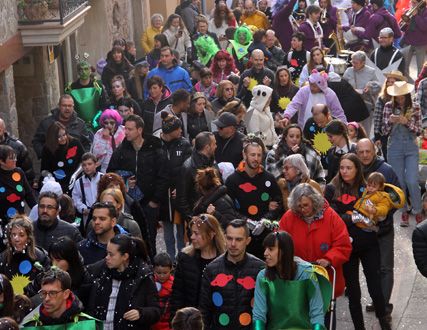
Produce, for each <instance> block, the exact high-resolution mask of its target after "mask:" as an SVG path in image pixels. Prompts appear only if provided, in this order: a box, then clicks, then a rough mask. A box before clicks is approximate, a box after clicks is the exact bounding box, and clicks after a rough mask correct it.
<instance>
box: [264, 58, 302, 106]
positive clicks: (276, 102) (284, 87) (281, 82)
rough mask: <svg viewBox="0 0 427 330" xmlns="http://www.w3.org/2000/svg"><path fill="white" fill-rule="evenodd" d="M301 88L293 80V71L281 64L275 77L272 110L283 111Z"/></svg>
mask: <svg viewBox="0 0 427 330" xmlns="http://www.w3.org/2000/svg"><path fill="white" fill-rule="evenodd" d="M298 90H299V88H298V87H297V86H296V85H295V84H294V82H293V81H292V76H291V72H290V71H289V69H288V67H286V66H279V67H278V68H277V70H276V77H275V79H274V92H273V95H272V100H271V106H270V107H271V112H272V113H273V114H277V113H283V112H284V111H285V110H286V107H287V106H288V104H289V103H290V102H291V101H292V98H293V97H294V96H295V94H296V93H297V92H298Z"/></svg>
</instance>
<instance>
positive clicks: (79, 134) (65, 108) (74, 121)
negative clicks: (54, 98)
mask: <svg viewBox="0 0 427 330" xmlns="http://www.w3.org/2000/svg"><path fill="white" fill-rule="evenodd" d="M56 121H59V122H60V123H61V124H63V125H64V126H65V127H66V128H67V133H68V134H70V135H71V136H72V137H74V138H76V139H77V140H79V141H80V143H81V144H82V146H83V148H84V149H85V151H89V150H90V145H91V140H92V138H93V136H92V135H91V134H90V133H89V131H88V130H87V127H86V124H85V122H84V121H83V120H82V119H80V118H79V117H77V114H76V112H75V111H74V100H73V97H72V96H71V95H68V94H64V95H61V97H60V98H59V102H58V107H57V108H55V109H53V110H52V111H51V115H50V116H47V117H46V118H44V119H42V121H41V122H40V123H39V126H38V127H37V130H36V133H35V134H34V138H33V141H32V142H33V148H34V151H35V152H36V154H37V157H38V158H41V156H42V150H43V146H44V144H45V142H46V134H47V130H48V128H49V127H50V126H51V125H52V124H53V123H54V122H56Z"/></svg>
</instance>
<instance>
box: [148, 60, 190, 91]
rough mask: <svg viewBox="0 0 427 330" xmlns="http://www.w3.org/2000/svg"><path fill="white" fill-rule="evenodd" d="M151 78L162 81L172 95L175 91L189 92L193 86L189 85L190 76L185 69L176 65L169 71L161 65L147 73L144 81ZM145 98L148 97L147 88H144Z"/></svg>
mask: <svg viewBox="0 0 427 330" xmlns="http://www.w3.org/2000/svg"><path fill="white" fill-rule="evenodd" d="M153 76H159V77H161V78H162V79H163V81H164V82H165V84H166V86H167V87H168V88H169V89H170V91H171V92H172V93H173V92H175V91H176V90H177V89H180V88H183V89H185V90H186V91H188V92H191V91H192V89H193V85H192V84H191V80H190V75H189V74H188V72H187V71H185V69H183V68H181V67H180V66H178V65H174V66H173V67H171V68H170V69H166V68H165V67H164V66H162V64H159V66H158V67H157V68H155V69H153V70H151V71H150V72H149V73H148V76H147V79H146V81H148V79H150V78H151V77H153ZM144 90H145V97H146V98H147V97H148V88H144Z"/></svg>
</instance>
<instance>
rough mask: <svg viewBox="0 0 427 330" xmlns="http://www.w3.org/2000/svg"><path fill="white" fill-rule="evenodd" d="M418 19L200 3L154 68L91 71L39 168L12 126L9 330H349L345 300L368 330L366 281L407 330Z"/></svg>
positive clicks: (66, 107) (4, 192)
mask: <svg viewBox="0 0 427 330" xmlns="http://www.w3.org/2000/svg"><path fill="white" fill-rule="evenodd" d="M401 2H405V1H401V0H400V1H398V2H397V3H394V2H384V1H383V0H370V2H369V3H366V2H365V0H352V1H351V3H350V2H349V3H348V5H347V7H346V6H345V5H343V4H342V2H338V1H337V2H336V3H335V1H331V0H320V1H318V2H317V1H315V2H312V1H310V2H309V3H307V2H306V0H298V1H297V0H289V1H288V0H278V1H275V2H274V3H273V5H272V6H271V7H270V2H269V1H267V0H259V1H257V2H256V3H255V2H254V1H253V0H245V1H224V0H216V1H215V6H214V8H213V9H212V11H211V12H210V13H203V12H202V10H201V8H200V7H201V6H200V1H199V0H183V1H181V3H180V5H179V6H178V7H177V8H176V10H175V13H173V14H171V15H170V16H169V17H168V18H167V19H164V17H163V16H162V15H160V14H157V13H156V14H154V15H152V17H151V25H150V26H149V27H147V28H146V29H145V31H144V32H143V35H142V36H141V45H142V49H143V56H142V57H140V58H137V53H136V47H135V43H134V42H133V41H126V40H123V39H117V40H115V41H114V43H113V47H112V49H111V50H110V51H109V52H108V54H107V55H106V60H103V61H99V62H98V63H97V65H96V68H93V67H92V66H91V64H90V63H89V62H88V59H87V58H86V57H84V58H79V59H78V63H77V73H78V79H77V80H76V81H74V82H70V83H69V84H67V86H66V87H65V89H64V94H63V95H61V97H60V99H59V102H58V106H57V107H56V108H55V109H53V110H52V111H51V114H50V115H49V116H47V117H46V118H44V119H42V120H41V122H40V123H39V124H38V128H37V130H36V133H35V135H34V138H33V141H32V147H33V149H34V151H35V154H36V155H37V157H38V158H39V159H40V169H39V170H37V171H36V170H35V169H34V168H35V167H34V168H33V161H32V159H31V157H30V153H29V152H28V149H27V147H26V146H25V145H24V144H23V143H22V142H21V141H20V140H19V139H16V138H14V137H12V136H10V134H9V133H8V132H7V126H6V124H5V122H4V121H3V120H2V119H0V196H1V203H0V219H1V226H0V235H1V241H0V252H1V254H0V317H1V318H0V330H5V329H17V328H18V324H20V325H21V327H24V328H25V327H38V328H37V329H44V328H43V327H45V329H46V330H48V329H51V328H50V326H53V325H65V324H72V326H73V329H101V328H103V329H106V330H110V329H111V330H112V329H116V330H120V329H130V328H136V329H156V330H160V329H162V330H168V329H175V330H179V329H186V330H188V329H191V330H193V329H194V330H199V329H233V328H239V329H252V328H253V329H257V330H258V329H288V328H292V329H308V328H310V329H316V330H320V329H327V328H328V329H336V328H337V322H336V314H335V313H334V309H333V308H330V301H331V300H335V299H336V298H337V297H339V296H341V295H343V294H344V293H345V294H346V296H347V297H348V304H349V310H350V314H351V319H352V321H353V325H354V328H355V329H356V330H363V329H365V323H364V317H363V308H362V296H361V288H360V279H359V265H360V264H362V267H363V271H364V274H365V277H366V282H367V287H368V292H369V296H370V299H371V301H372V302H370V303H369V304H368V305H366V306H365V308H366V311H370V312H375V315H376V317H377V319H378V322H379V324H380V327H381V329H385V330H387V329H391V324H392V317H391V314H392V311H393V304H392V303H391V300H390V298H391V294H392V290H393V272H394V224H393V216H394V214H395V212H396V210H399V209H401V211H399V212H401V216H400V217H401V221H400V226H402V227H408V226H409V219H410V215H411V214H412V215H414V217H415V221H416V223H417V224H419V225H418V226H417V228H416V230H415V231H414V238H413V240H414V257H415V262H416V264H417V266H418V267H419V269H420V271H421V273H422V274H423V275H425V276H427V275H426V274H427V266H426V265H427V257H426V255H427V221H424V220H425V219H426V218H427V195H423V197H422V196H421V188H420V185H419V176H418V164H419V145H418V143H417V139H419V140H420V145H424V144H423V140H422V138H423V134H425V133H426V132H423V119H424V118H425V117H426V116H427V102H426V99H427V95H425V93H427V79H426V78H427V64H424V59H425V52H426V44H427V39H426V38H427V37H426V34H424V33H423V32H424V30H425V29H426V26H427V9H426V8H425V5H422V4H421V5H420V3H419V2H418V1H417V0H411V1H410V2H407V1H406V5H407V6H409V7H408V9H409V8H412V10H411V11H409V12H408V11H407V12H403V13H402V8H404V7H402V6H403V4H401ZM342 6H344V7H342ZM396 9H398V10H397V11H396V13H395V10H396ZM408 13H409V14H408ZM413 55H415V57H416V64H417V65H416V70H417V76H416V77H415V76H413V77H411V76H410V75H409V72H410V63H411V59H412V56H413ZM335 56H337V57H335ZM338 57H339V58H338ZM343 58H344V60H343ZM343 65H344V68H343ZM411 70H412V69H411ZM411 72H412V71H411ZM414 81H415V83H414ZM30 210H31V211H30ZM423 221H424V222H423ZM159 228H162V230H161V234H159V233H160V231H159ZM334 278H335V281H333V279H334ZM332 282H334V283H335V288H334V291H333V292H334V295H332V294H331V284H332Z"/></svg>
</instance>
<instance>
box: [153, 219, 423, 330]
mask: <svg viewBox="0 0 427 330" xmlns="http://www.w3.org/2000/svg"><path fill="white" fill-rule="evenodd" d="M399 218H400V212H397V214H396V216H395V258H394V260H395V269H394V274H395V275H394V276H395V277H394V281H395V282H394V289H393V295H392V298H391V303H392V304H393V305H394V309H393V314H392V317H393V329H399V330H400V329H405V330H422V329H427V278H424V277H423V276H422V275H421V274H420V273H419V272H418V270H417V268H416V266H415V262H414V258H413V256H412V245H411V235H412V231H413V229H414V227H415V219H414V218H413V217H412V218H411V222H410V227H407V228H402V227H400V226H399ZM157 237H158V239H157V248H158V250H159V251H160V250H162V251H164V250H165V245H164V242H163V240H162V238H163V230H162V228H160V230H159V235H158V236H157ZM361 268H362V267H361ZM360 278H361V281H362V290H363V291H362V296H363V298H362V305H363V309H365V305H366V304H367V303H368V301H369V300H368V292H367V289H366V283H365V277H364V275H363V273H362V270H361V275H360ZM365 324H366V329H367V330H379V329H380V326H379V324H378V321H377V320H376V318H375V315H374V313H365ZM337 329H338V330H351V329H354V328H353V324H352V322H351V317H350V312H349V310H348V301H347V298H345V297H341V298H339V299H338V302H337Z"/></svg>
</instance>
